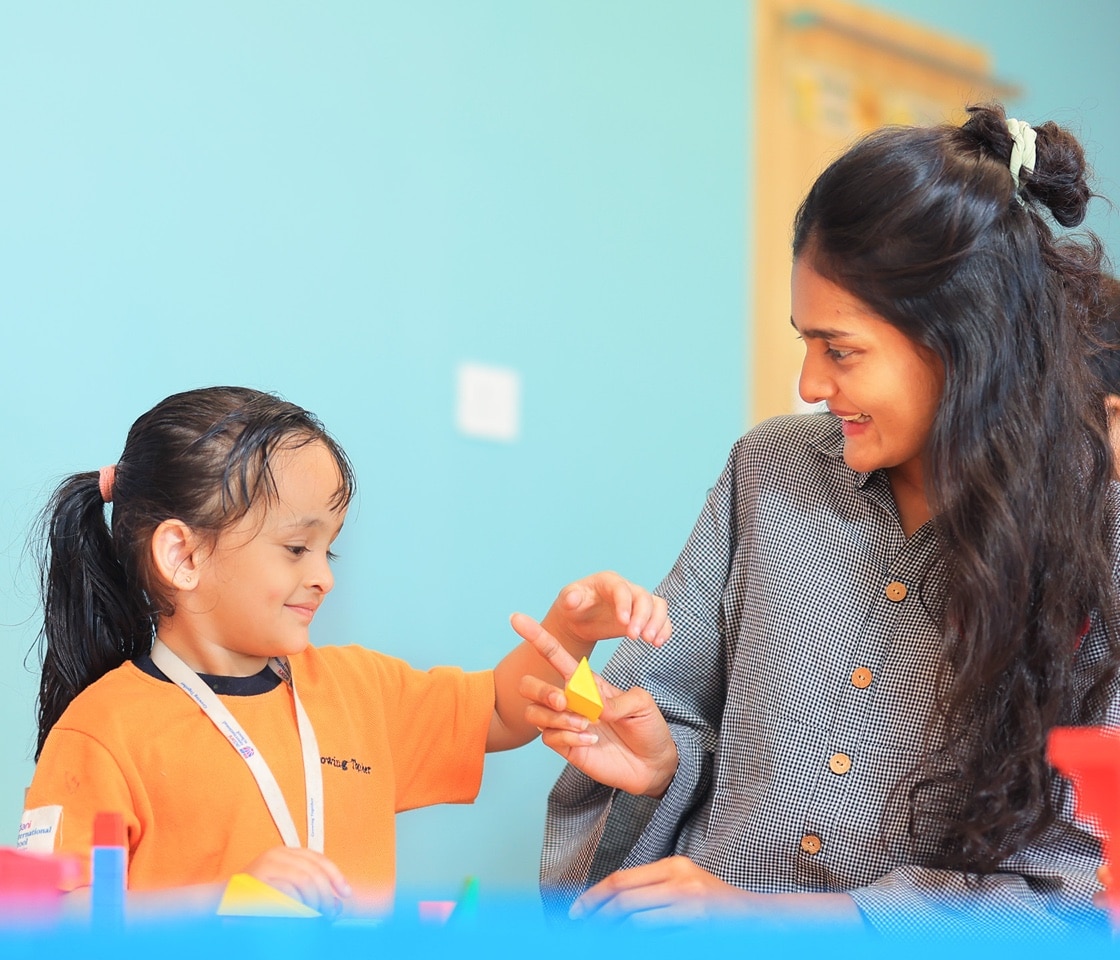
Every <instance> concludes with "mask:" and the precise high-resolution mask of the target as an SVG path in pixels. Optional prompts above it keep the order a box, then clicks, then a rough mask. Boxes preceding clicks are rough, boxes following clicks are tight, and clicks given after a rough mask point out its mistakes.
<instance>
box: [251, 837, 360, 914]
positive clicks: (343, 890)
mask: <svg viewBox="0 0 1120 960" xmlns="http://www.w3.org/2000/svg"><path fill="white" fill-rule="evenodd" d="M243 872H244V873H248V874H251V875H252V876H254V877H256V878H257V879H258V880H263V881H264V882H265V883H267V884H268V885H269V886H272V887H275V888H276V889H277V890H279V891H281V892H282V893H286V894H287V895H288V896H290V897H294V898H295V899H296V900H299V901H300V902H301V903H305V904H307V906H309V907H311V908H312V909H313V910H318V911H319V912H320V913H321V914H323V916H325V917H336V916H338V914H339V913H341V912H342V908H343V905H344V901H345V900H346V898H348V897H350V896H351V895H352V893H353V891H352V890H351V889H350V884H348V883H347V882H346V878H345V877H344V876H343V875H342V871H341V870H339V869H338V867H337V866H335V864H334V862H333V861H331V860H328V859H327V858H326V857H325V856H323V854H321V853H317V852H315V851H314V850H308V849H306V848H304V847H273V848H272V849H271V850H266V851H265V852H264V853H262V854H261V855H260V856H259V857H257V858H256V859H255V860H254V861H253V862H252V863H250V864H249V866H247V867H246V868H245V870H244V871H243Z"/></svg>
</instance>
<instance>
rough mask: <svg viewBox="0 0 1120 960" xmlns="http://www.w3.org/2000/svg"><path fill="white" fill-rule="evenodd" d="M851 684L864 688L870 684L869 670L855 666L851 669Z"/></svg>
mask: <svg viewBox="0 0 1120 960" xmlns="http://www.w3.org/2000/svg"><path fill="white" fill-rule="evenodd" d="M852 686H853V687H859V688H860V690H866V689H867V688H868V687H870V686H871V671H870V670H868V669H867V667H856V668H855V670H853V671H852Z"/></svg>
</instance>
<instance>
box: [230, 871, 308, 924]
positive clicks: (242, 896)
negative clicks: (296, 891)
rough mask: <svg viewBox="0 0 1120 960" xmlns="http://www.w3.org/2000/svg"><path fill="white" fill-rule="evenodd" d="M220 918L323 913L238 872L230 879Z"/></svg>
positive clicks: (302, 915)
mask: <svg viewBox="0 0 1120 960" xmlns="http://www.w3.org/2000/svg"><path fill="white" fill-rule="evenodd" d="M218 916H220V917H321V916H322V914H321V913H320V912H319V911H318V910H313V909H312V908H311V907H309V906H308V905H307V904H306V903H300V902H299V901H298V900H296V899H295V898H294V897H289V896H288V895H287V894H286V893H283V892H281V891H280V890H277V889H276V888H275V887H274V886H271V885H270V884H267V883H265V882H264V881H263V880H258V879H257V878H256V877H254V876H253V875H252V874H248V873H235V874H234V875H233V876H232V877H230V878H229V883H228V884H226V889H225V893H223V894H222V902H221V903H219V904H218Z"/></svg>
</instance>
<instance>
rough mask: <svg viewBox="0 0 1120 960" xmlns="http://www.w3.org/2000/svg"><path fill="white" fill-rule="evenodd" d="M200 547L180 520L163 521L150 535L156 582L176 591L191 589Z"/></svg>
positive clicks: (199, 563)
mask: <svg viewBox="0 0 1120 960" xmlns="http://www.w3.org/2000/svg"><path fill="white" fill-rule="evenodd" d="M201 546H202V544H201V543H200V541H199V538H198V537H197V536H196V535H195V532H194V531H193V530H192V529H191V528H190V527H189V526H187V525H186V524H185V523H183V521H182V520H164V521H163V523H161V524H160V525H159V526H158V527H156V530H155V533H153V534H152V562H153V563H154V564H155V568H156V572H157V573H158V574H159V576H160V579H161V580H163V582H164V583H166V584H167V585H168V586H169V587H173V588H174V589H176V590H193V589H195V587H197V586H198V575H199V572H200V568H201V564H202V560H203V553H202V550H201V549H200V548H201Z"/></svg>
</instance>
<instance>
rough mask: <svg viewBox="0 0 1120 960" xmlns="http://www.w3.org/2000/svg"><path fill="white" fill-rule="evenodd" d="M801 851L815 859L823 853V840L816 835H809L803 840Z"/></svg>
mask: <svg viewBox="0 0 1120 960" xmlns="http://www.w3.org/2000/svg"><path fill="white" fill-rule="evenodd" d="M801 849H802V850H804V851H805V852H806V853H807V854H809V856H810V857H815V856H816V855H817V854H818V853H820V852H821V838H820V837H818V836H817V835H816V834H815V833H807V834H805V836H803V837H802V838H801Z"/></svg>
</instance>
